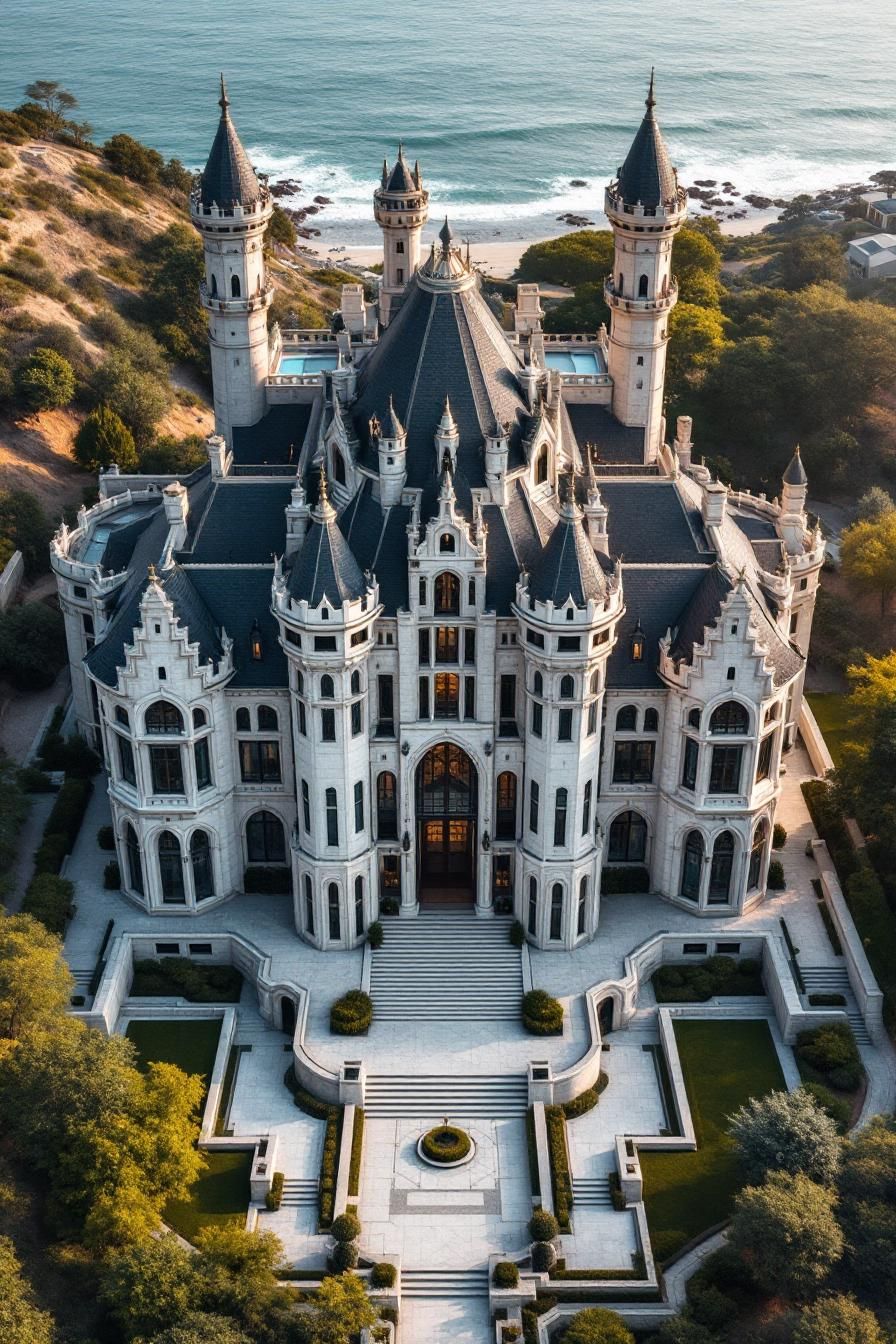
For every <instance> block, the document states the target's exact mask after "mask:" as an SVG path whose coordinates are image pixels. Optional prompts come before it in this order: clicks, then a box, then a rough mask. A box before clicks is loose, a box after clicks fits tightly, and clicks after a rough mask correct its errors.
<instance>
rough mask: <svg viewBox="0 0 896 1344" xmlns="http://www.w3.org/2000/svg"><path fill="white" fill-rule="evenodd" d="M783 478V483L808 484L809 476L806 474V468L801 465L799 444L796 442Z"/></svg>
mask: <svg viewBox="0 0 896 1344" xmlns="http://www.w3.org/2000/svg"><path fill="white" fill-rule="evenodd" d="M783 480H784V484H785V485H808V483H809V477H808V476H807V475H806V468H805V467H804V466H803V459H802V457H801V456H800V446H799V444H797V446H796V451H795V452H794V454H793V457H792V458H791V459H790V463H789V465H788V467H787V470H786V471H785V473H784V477H783Z"/></svg>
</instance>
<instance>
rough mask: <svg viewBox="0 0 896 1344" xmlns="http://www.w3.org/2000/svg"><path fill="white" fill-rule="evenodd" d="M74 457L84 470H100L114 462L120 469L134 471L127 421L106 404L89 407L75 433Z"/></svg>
mask: <svg viewBox="0 0 896 1344" xmlns="http://www.w3.org/2000/svg"><path fill="white" fill-rule="evenodd" d="M75 460H76V461H77V462H80V464H81V466H82V467H86V468H87V470H88V471H100V470H105V468H107V467H110V466H111V465H112V463H113V462H114V463H115V464H116V465H117V466H118V467H119V468H120V469H121V470H122V471H135V470H136V468H137V450H136V448H135V447H134V436H133V434H132V433H131V431H130V430H129V429H128V427H127V425H126V424H125V423H124V421H123V420H122V419H121V417H120V416H118V415H116V414H115V412H114V411H113V410H112V409H111V408H110V407H109V406H104V405H100V406H97V408H96V410H94V411H91V412H90V414H89V415H88V417H87V419H86V420H85V421H84V423H83V425H82V426H81V428H80V429H79V430H78V432H77V434H76V435H75Z"/></svg>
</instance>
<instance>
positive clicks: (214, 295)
mask: <svg viewBox="0 0 896 1344" xmlns="http://www.w3.org/2000/svg"><path fill="white" fill-rule="evenodd" d="M211 289H212V298H213V299H216V298H217V297H218V277H217V276H216V275H212V285H211Z"/></svg>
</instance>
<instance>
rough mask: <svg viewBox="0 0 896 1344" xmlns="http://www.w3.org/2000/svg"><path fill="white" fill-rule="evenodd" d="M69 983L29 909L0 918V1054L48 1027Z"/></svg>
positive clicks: (54, 942) (64, 1003) (53, 942)
mask: <svg viewBox="0 0 896 1344" xmlns="http://www.w3.org/2000/svg"><path fill="white" fill-rule="evenodd" d="M0 801H2V799H0ZM72 984H73V982H72V977H71V973H70V971H69V969H68V965H67V963H66V961H65V959H64V957H63V955H62V944H61V943H60V941H59V939H58V938H57V937H55V936H54V935H53V934H51V933H49V932H48V931H47V930H46V929H45V928H44V926H43V925H42V924H40V923H39V922H38V921H37V920H36V919H32V918H31V916H30V915H9V916H7V918H5V919H2V920H0V1059H2V1058H3V1056H4V1054H6V1053H7V1052H8V1051H10V1050H11V1049H13V1048H14V1047H15V1045H16V1044H17V1043H18V1042H20V1041H23V1040H27V1039H29V1038H30V1037H31V1036H33V1035H34V1034H35V1033H39V1032H40V1033H46V1032H49V1031H52V1029H53V1027H54V1026H55V1025H56V1023H57V1022H58V1021H59V1019H60V1018H61V1017H62V1016H63V1014H64V1013H65V1012H66V1010H67V1008H68V1004H69V998H70V997H71V993H72Z"/></svg>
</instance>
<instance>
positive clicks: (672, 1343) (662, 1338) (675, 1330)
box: [654, 1312, 718, 1344]
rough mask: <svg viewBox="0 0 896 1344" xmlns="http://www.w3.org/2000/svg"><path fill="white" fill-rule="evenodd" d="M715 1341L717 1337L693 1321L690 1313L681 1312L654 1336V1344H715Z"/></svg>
mask: <svg viewBox="0 0 896 1344" xmlns="http://www.w3.org/2000/svg"><path fill="white" fill-rule="evenodd" d="M717 1340H718V1335H714V1334H713V1333H712V1331H711V1330H707V1328H706V1326H705V1325H701V1324H700V1322H699V1321H695V1320H694V1318H693V1316H691V1314H690V1312H683V1313H682V1314H681V1315H680V1316H673V1317H672V1319H671V1320H670V1321H666V1323H665V1324H664V1325H663V1327H662V1329H661V1330H660V1332H659V1334H658V1335H656V1336H655V1338H654V1344H716V1342H717Z"/></svg>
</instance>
